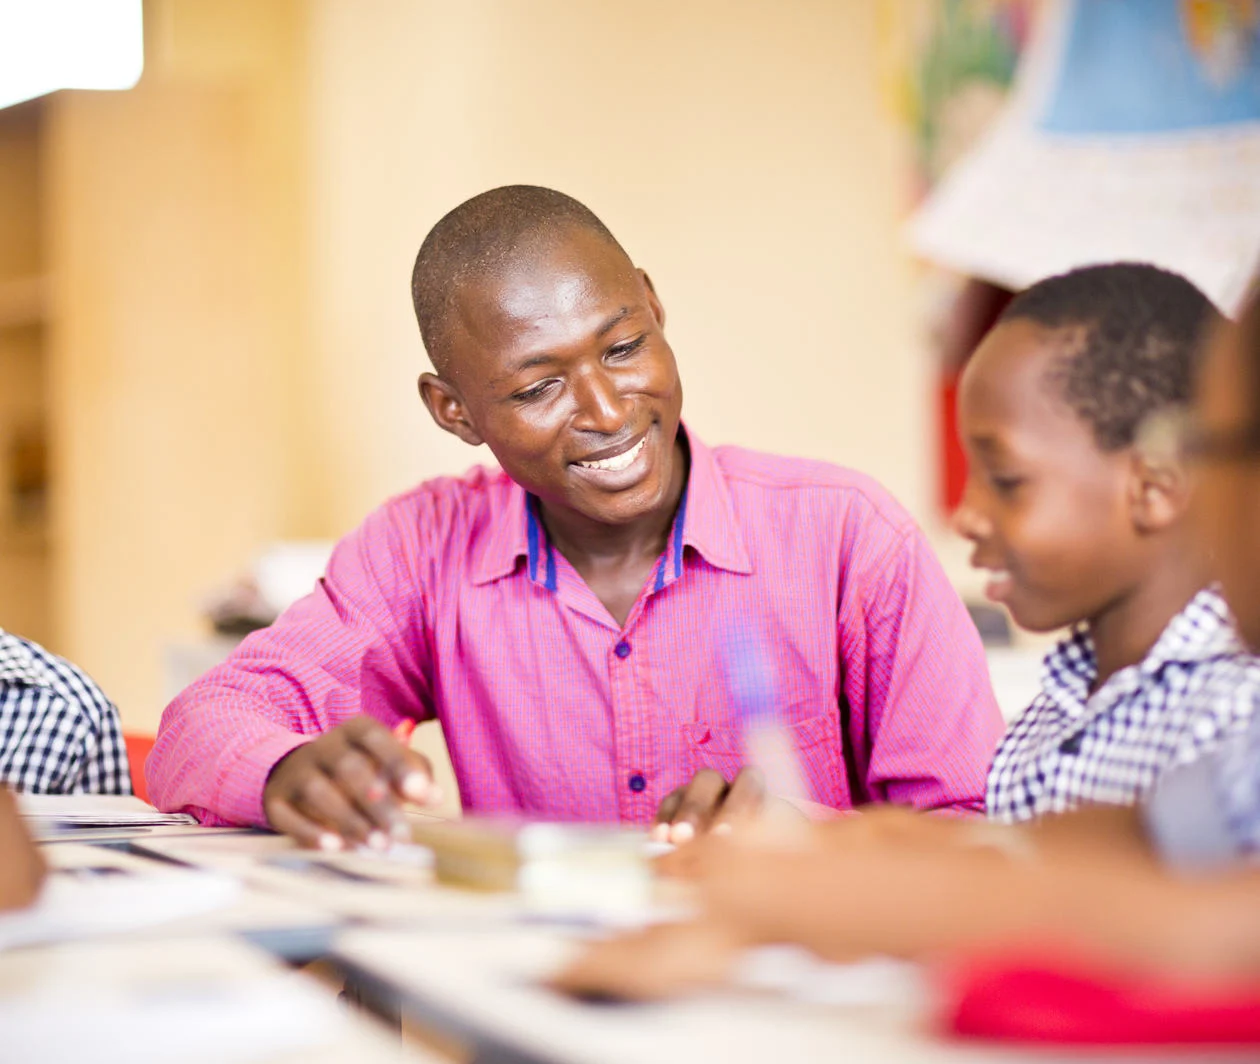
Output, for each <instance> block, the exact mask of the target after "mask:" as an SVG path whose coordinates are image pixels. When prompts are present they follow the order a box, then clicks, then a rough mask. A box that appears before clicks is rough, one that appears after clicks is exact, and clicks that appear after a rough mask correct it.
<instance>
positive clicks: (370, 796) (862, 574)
mask: <svg viewBox="0 0 1260 1064" xmlns="http://www.w3.org/2000/svg"><path fill="white" fill-rule="evenodd" d="M412 294H413V298H414V300H415V307H416V316H417V318H418V320H419V323H420V331H421V335H422V337H423V340H424V343H425V347H426V349H427V350H428V352H429V355H430V357H431V359H432V361H433V364H434V368H435V370H436V372H435V373H425V374H423V375H422V376H421V378H420V393H421V396H422V398H423V400H424V403H425V406H426V407H427V408H428V410H429V413H430V414H431V415H432V416H433V419H434V421H436V422H437V424H438V425H439V426H440V427H441V428H443V429H445V430H446V431H447V432H451V433H454V434H455V435H456V436H458V437H459V438H460V439H462V440H464V441H465V442H467V443H469V444H474V445H475V444H480V443H485V444H487V445H488V447H489V448H490V451H491V452H492V453H493V454H494V456H495V458H496V459H497V460H498V461H499V463H500V465H501V466H502V471H501V472H500V471H498V470H488V469H482V468H478V469H474V470H473V471H472V472H470V473H469V474H467V475H466V476H464V477H462V478H457V479H456V478H440V479H437V480H433V481H429V482H426V483H424V484H421V485H420V486H419V487H417V488H415V489H413V490H412V491H410V492H407V493H406V494H403V495H401V496H398V497H397V498H394V499H392V500H390V501H389V502H387V503H386V504H385V505H384V506H382V507H381V508H380V509H379V510H377V511H376V512H375V513H373V514H372V515H371V516H369V517H368V519H367V520H366V522H364V524H363V525H362V526H361V527H360V528H359V529H358V530H357V531H355V532H353V533H351V534H350V535H349V536H347V537H346V538H345V539H344V540H343V541H342V542H341V543H340V544H339V545H338V547H337V549H336V551H335V553H334V555H333V558H332V560H331V562H330V563H329V566H328V571H327V574H326V575H325V577H324V579H323V580H321V581H320V584H319V585H318V587H317V588H316V589H315V591H314V592H313V593H312V594H311V595H309V596H307V597H306V598H305V599H303V600H301V601H300V602H298V603H296V604H295V605H294V606H293V607H292V608H291V609H289V610H288V611H287V612H286V613H285V614H284V615H283V616H282V617H281V618H280V619H279V620H278V621H276V623H275V624H273V625H272V626H271V627H270V628H268V629H266V630H264V631H261V632H257V633H255V634H254V635H252V636H250V637H249V638H248V639H246V640H245V642H244V643H243V644H242V645H241V646H240V648H239V649H238V650H237V651H236V652H235V653H234V654H233V655H232V656H231V658H229V659H228V661H226V662H225V663H224V664H223V665H221V666H219V667H218V668H216V669H213V670H212V671H210V672H209V673H207V674H206V675H205V676H203V677H202V678H201V679H199V680H198V681H197V682H196V683H194V684H193V685H192V686H191V687H189V688H188V690H186V691H184V692H183V693H182V694H181V695H180V696H179V697H178V698H176V699H175V701H174V702H172V703H171V705H170V706H169V707H168V708H167V710H166V713H165V714H164V716H163V718H162V725H161V728H160V730H159V733H158V738H157V744H156V746H155V748H154V751H153V754H152V756H151V758H150V759H149V762H148V766H147V769H148V780H149V790H150V794H151V795H152V797H153V799H154V801H155V802H156V803H157V804H158V806H159V807H161V808H163V809H183V810H188V811H191V812H193V813H195V814H197V815H198V816H199V817H200V818H201V819H202V820H203V821H205V822H208V823H245V824H270V825H271V826H272V827H274V828H276V829H277V830H280V831H285V832H288V833H289V834H292V835H294V836H296V837H297V838H298V839H300V840H301V841H303V842H305V843H308V844H312V845H320V846H324V847H328V848H337V847H339V846H341V845H343V844H344V843H345V842H347V841H350V842H358V841H368V842H369V843H371V844H374V845H385V844H386V843H387V841H388V840H387V836H388V834H389V833H390V832H391V831H397V830H399V827H400V814H399V811H398V805H399V802H400V801H401V800H403V799H411V800H418V801H425V800H426V799H430V798H432V797H433V793H432V782H431V776H430V773H429V767H428V765H427V763H426V762H425V761H424V759H423V758H422V757H420V756H419V755H418V754H415V753H414V752H412V751H410V750H409V749H407V748H406V747H405V746H404V745H403V744H402V743H401V742H399V741H398V740H397V739H396V738H395V737H394V735H393V733H392V729H393V728H395V727H396V726H397V725H399V724H400V723H403V722H407V721H413V720H424V719H428V718H431V717H436V718H437V719H438V720H440V721H441V722H442V726H443V730H444V733H445V735H446V741H447V744H448V746H449V748H450V753H451V760H452V763H453V765H454V768H455V775H456V778H457V780H458V783H459V789H460V795H461V798H462V800H463V804H464V808H465V810H467V811H468V812H472V813H482V814H485V813H519V814H524V815H527V816H530V817H535V818H550V819H558V820H596V821H618V820H620V821H627V822H631V823H640V824H642V823H649V822H651V821H652V820H653V817H654V816H655V815H657V813H658V809H659V810H661V820H662V821H663V822H665V823H666V825H667V826H666V831H667V833H668V831H669V830H670V828H669V827H668V825H669V824H672V825H673V833H674V834H673V837H675V838H677V839H681V838H685V837H686V836H687V835H688V834H691V833H694V831H696V830H703V829H704V828H705V827H707V826H709V825H710V824H712V823H715V822H720V821H721V820H722V819H724V818H728V817H734V816H736V815H739V814H741V813H746V812H748V811H749V810H750V809H751V808H753V807H755V806H757V805H758V804H759V803H760V802H761V800H762V795H761V792H760V788H759V786H758V779H759V777H758V776H757V775H756V774H755V773H751V772H748V771H741V770H742V769H744V758H745V754H744V749H743V726H742V724H743V722H742V721H741V719H740V713H739V712H738V711H737V709H736V707H735V703H736V701H737V699H735V698H733V697H732V686H731V679H730V676H729V675H728V673H729V671H730V667H731V658H732V653H733V650H732V648H738V647H740V646H743V645H746V644H747V642H748V640H750V639H753V640H756V643H757V647H758V653H759V654H761V655H762V657H763V658H764V659H765V661H766V662H768V665H769V672H770V673H771V675H770V677H769V678H768V681H767V682H768V684H769V685H770V687H771V688H772V693H771V697H772V700H773V707H772V708H773V709H774V711H775V717H776V719H777V721H778V723H779V725H780V726H781V727H782V728H783V729H784V730H785V733H786V735H787V736H788V737H789V738H790V741H791V743H792V745H793V747H794V748H795V752H796V755H797V760H798V762H799V766H800V769H801V774H802V776H803V778H804V782H805V785H806V787H807V789H808V791H809V795H808V797H809V798H810V799H811V800H812V801H813V802H814V803H816V804H817V805H821V806H825V807H828V808H831V809H837V810H844V809H850V808H853V807H855V806H857V805H860V804H862V803H865V802H869V801H877V802H897V803H903V804H907V805H912V806H915V807H917V808H920V809H946V810H950V809H952V810H963V811H971V810H976V811H978V810H981V809H983V806H984V783H985V774H986V771H987V769H988V765H989V760H990V758H991V756H992V753H993V749H994V746H995V745H996V742H997V739H998V736H999V734H1000V733H1001V730H1002V725H1001V719H1000V717H999V715H998V711H997V708H996V705H995V703H994V700H993V695H992V691H991V688H990V685H989V679H988V671H987V668H986V665H985V660H984V656H983V653H982V650H981V647H980V641H979V638H978V636H977V634H976V631H975V628H974V626H973V625H972V624H971V621H970V619H969V618H968V616H967V613H966V611H965V610H964V608H963V606H962V604H961V603H960V602H959V600H958V598H957V596H956V595H955V593H954V591H953V590H952V589H951V587H950V586H949V584H948V582H947V581H946V579H945V577H944V575H943V573H942V572H941V569H940V566H939V563H938V562H937V560H936V558H935V557H934V556H933V554H932V552H931V550H930V549H929V548H928V546H927V544H926V542H925V540H924V537H923V535H922V533H921V532H920V531H919V530H918V528H917V527H916V526H915V525H914V523H913V522H912V521H911V519H910V518H909V517H908V516H907V515H906V513H905V512H904V511H903V510H902V509H901V507H900V506H898V504H897V503H896V502H895V501H894V500H893V499H892V498H891V497H890V496H889V495H888V494H887V493H886V492H885V491H884V490H883V489H882V488H880V487H879V485H877V484H876V483H875V482H873V481H872V480H870V479H869V478H867V477H864V476H862V475H860V474H858V473H853V472H850V471H848V470H844V469H839V468H837V467H834V466H831V465H827V464H824V463H821V462H809V461H800V460H793V459H785V458H776V457H771V456H769V455H763V454H756V453H753V452H750V451H744V450H740V449H737V448H731V447H723V448H718V449H715V450H711V449H710V448H708V447H706V446H705V445H704V444H703V443H702V442H701V441H700V440H699V439H697V438H696V436H695V435H694V434H692V433H688V432H687V431H686V430H685V429H684V428H683V427H682V425H681V424H680V420H679V419H680V413H681V408H682V385H681V383H680V381H679V377H678V370H677V367H676V365H675V363H674V355H673V352H672V351H671V350H670V347H669V345H668V343H667V342H666V340H665V335H664V322H665V313H664V310H663V308H662V306H661V302H660V300H659V298H658V297H657V295H656V292H655V290H654V289H653V287H652V282H651V281H650V279H649V278H648V276H647V274H646V273H644V272H643V271H642V270H639V269H636V268H635V267H634V266H633V264H632V263H631V261H630V259H629V258H628V257H627V256H626V254H625V252H624V251H623V250H622V248H621V246H620V245H619V244H618V243H617V241H616V240H615V239H614V238H613V236H612V235H611V234H610V233H609V232H608V230H607V229H606V228H605V227H604V226H603V225H602V223H600V221H599V220H598V219H597V218H596V217H595V216H594V215H593V214H591V212H590V211H589V210H587V209H586V208H585V207H583V206H582V205H581V204H579V203H577V202H576V201H575V200H572V199H571V198H569V197H567V196H564V195H562V194H560V193H557V192H553V191H551V190H548V189H542V188H535V187H532V186H510V187H507V188H501V189H495V190H493V191H491V192H487V193H484V194H482V195H480V196H477V197H475V198H473V199H471V200H469V201H468V202H466V203H464V204H463V205H461V206H460V207H457V208H456V209H455V210H454V211H452V212H451V213H450V214H448V215H447V216H446V217H445V218H443V219H442V220H441V221H440V222H438V224H437V225H436V226H435V227H434V228H433V230H432V231H431V232H430V233H429V235H428V237H427V238H426V239H425V241H424V245H423V246H422V247H421V249H420V253H419V256H418V257H417V260H416V266H415V271H414V274H413V278H412Z"/></svg>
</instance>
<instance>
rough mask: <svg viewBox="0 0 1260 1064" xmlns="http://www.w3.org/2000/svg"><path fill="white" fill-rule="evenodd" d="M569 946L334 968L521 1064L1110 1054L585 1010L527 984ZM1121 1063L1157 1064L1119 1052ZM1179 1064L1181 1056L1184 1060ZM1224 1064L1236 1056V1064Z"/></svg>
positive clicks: (705, 1011)
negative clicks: (370, 981) (377, 986)
mask: <svg viewBox="0 0 1260 1064" xmlns="http://www.w3.org/2000/svg"><path fill="white" fill-rule="evenodd" d="M574 948H576V942H575V941H574V940H572V939H570V938H567V937H566V936H564V935H562V934H559V933H556V932H554V931H547V930H543V929H538V930H535V929H525V928H517V929H513V930H508V929H503V928H500V929H498V930H496V931H495V933H494V934H486V933H478V932H476V931H467V930H457V931H450V932H441V931H425V932H415V931H401V930H400V931H389V932H382V931H374V930H362V931H347V932H344V933H343V934H341V935H339V936H338V938H337V939H336V941H335V943H334V947H333V957H334V959H335V960H336V961H338V962H339V963H341V964H343V965H344V966H345V967H346V968H347V969H348V970H350V971H352V972H355V973H359V974H362V975H365V976H367V977H369V978H374V979H376V980H377V981H379V984H380V985H381V986H384V987H388V988H389V989H390V990H392V991H393V992H394V993H395V994H396V995H397V996H398V1001H399V1004H400V1006H401V1008H402V1012H403V1015H404V1016H407V1017H409V1018H410V1019H413V1020H415V1021H416V1022H420V1023H428V1024H434V1025H436V1026H438V1027H440V1028H441V1027H445V1029H446V1030H447V1033H449V1034H450V1035H451V1036H452V1037H457V1038H463V1039H465V1040H466V1041H468V1042H470V1043H473V1044H480V1045H482V1046H483V1047H485V1046H489V1047H490V1051H489V1054H488V1055H489V1056H490V1057H491V1058H492V1059H494V1060H496V1061H497V1060H503V1061H514V1060H515V1061H521V1062H530V1064H539V1062H546V1064H645V1062H648V1061H650V1062H652V1064H675V1062H677V1064H684V1062H695V1061H709V1060H713V1061H721V1062H723V1064H766V1062H775V1061H782V1062H788V1061H791V1062H794V1064H795V1062H802V1064H809V1062H813V1061H818V1062H824V1061H826V1062H833V1061H843V1062H845V1064H997V1062H999V1061H1001V1062H1008V1061H1009V1062H1029V1064H1059V1062H1061V1061H1062V1062H1066V1061H1071V1062H1073V1064H1080V1062H1081V1061H1088V1060H1100V1061H1101V1060H1105V1061H1109V1062H1110V1064H1116V1061H1117V1057H1116V1055H1114V1054H1112V1055H1109V1056H1108V1055H1097V1056H1090V1055H1089V1054H1081V1053H1068V1052H1064V1051H1058V1052H1056V1051H1049V1052H1048V1051H1046V1050H1044V1049H1043V1050H1041V1051H1038V1052H1031V1051H1030V1052H1021V1051H1019V1050H1016V1049H1014V1048H1012V1047H1010V1046H994V1045H984V1044H980V1043H967V1042H962V1041H950V1040H947V1039H944V1038H941V1037H936V1036H933V1035H931V1034H930V1033H928V1032H926V1031H924V1030H922V1029H920V1027H921V1023H922V1020H921V1018H919V1017H916V1016H915V1015H913V1012H914V1010H913V1009H911V1008H909V1003H906V1006H907V1007H904V1008H895V1007H891V1006H888V1005H884V1006H851V1007H849V1006H839V1005H835V1004H818V1003H811V1002H807V1001H801V1000H793V999H790V998H785V997H783V996H782V995H778V994H772V993H758V992H755V991H741V990H727V991H714V992H712V993H708V994H704V995H700V996H696V997H693V998H690V999H687V1000H683V1001H679V1002H669V1003H664V1004H649V1005H618V1004H613V1005H605V1004H584V1003H580V1002H575V1001H571V1000H568V999H566V998H563V997H561V996H560V995H558V994H554V993H552V992H550V991H548V990H546V989H545V988H543V987H541V986H540V985H538V979H539V977H540V976H542V975H543V974H544V973H547V972H549V971H552V970H554V968H555V967H556V966H557V965H558V964H559V963H560V961H561V960H562V959H563V958H564V957H565V956H566V955H568V953H569V951H571V950H572V949H574ZM1122 1059H1123V1060H1124V1061H1125V1062H1126V1064H1135V1062H1137V1061H1150V1060H1167V1059H1169V1058H1168V1057H1167V1056H1163V1057H1161V1056H1159V1055H1157V1054H1155V1055H1152V1054H1126V1055H1124V1056H1123V1058H1122ZM1172 1059H1177V1060H1180V1061H1189V1060H1190V1059H1193V1060H1194V1061H1195V1064H1199V1062H1200V1061H1202V1060H1204V1059H1205V1057H1204V1056H1203V1055H1194V1056H1193V1058H1191V1057H1187V1056H1185V1055H1182V1056H1180V1057H1175V1058H1172ZM1233 1059H1237V1057H1234V1058H1233Z"/></svg>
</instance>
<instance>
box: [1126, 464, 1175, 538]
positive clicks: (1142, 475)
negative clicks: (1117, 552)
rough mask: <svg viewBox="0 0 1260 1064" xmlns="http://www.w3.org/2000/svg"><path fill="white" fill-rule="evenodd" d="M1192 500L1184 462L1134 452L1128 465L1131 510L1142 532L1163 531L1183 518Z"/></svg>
mask: <svg viewBox="0 0 1260 1064" xmlns="http://www.w3.org/2000/svg"><path fill="white" fill-rule="evenodd" d="M1189 503H1190V477H1189V473H1188V470H1187V469H1186V466H1185V464H1184V463H1183V462H1181V461H1179V460H1177V459H1176V458H1173V457H1169V456H1165V455H1152V454H1143V453H1142V452H1141V451H1135V452H1134V453H1133V457H1132V459H1131V462H1130V468H1129V513H1130V516H1131V517H1132V520H1133V527H1134V528H1136V529H1137V530H1138V531H1139V532H1144V533H1148V534H1149V533H1155V532H1163V531H1164V530H1165V529H1168V528H1170V527H1172V526H1173V525H1175V524H1176V523H1177V522H1178V521H1180V520H1181V519H1182V518H1183V517H1184V516H1185V514H1186V510H1187V508H1188V506H1189Z"/></svg>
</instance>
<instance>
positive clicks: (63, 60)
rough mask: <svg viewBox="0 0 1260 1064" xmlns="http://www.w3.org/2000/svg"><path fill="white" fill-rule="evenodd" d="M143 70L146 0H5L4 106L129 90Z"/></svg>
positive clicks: (0, 83)
mask: <svg viewBox="0 0 1260 1064" xmlns="http://www.w3.org/2000/svg"><path fill="white" fill-rule="evenodd" d="M143 70H144V30H143V16H142V12H141V0H0V107H8V106H9V105H10V104H15V103H20V102H21V101H22V100H29V99H32V98H33V97H35V96H43V95H44V94H45V93H47V92H56V91H57V90H58V89H129V88H131V87H132V86H133V85H134V84H135V83H136V82H137V81H139V80H140V73H141V71H143Z"/></svg>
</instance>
